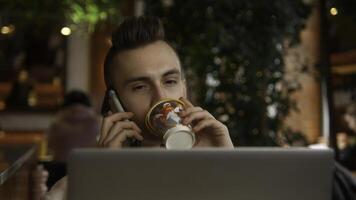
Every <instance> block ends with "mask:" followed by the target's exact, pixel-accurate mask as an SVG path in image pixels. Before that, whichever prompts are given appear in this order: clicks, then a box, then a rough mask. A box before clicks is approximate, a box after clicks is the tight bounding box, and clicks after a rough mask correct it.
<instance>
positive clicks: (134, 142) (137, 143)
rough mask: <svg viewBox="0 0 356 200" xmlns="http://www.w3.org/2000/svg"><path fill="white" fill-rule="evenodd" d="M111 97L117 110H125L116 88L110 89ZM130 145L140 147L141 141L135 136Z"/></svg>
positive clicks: (130, 139) (130, 140)
mask: <svg viewBox="0 0 356 200" xmlns="http://www.w3.org/2000/svg"><path fill="white" fill-rule="evenodd" d="M109 97H110V99H111V101H112V103H113V105H114V106H115V109H116V111H117V112H125V110H124V107H123V106H122V104H121V102H120V100H119V98H118V97H117V95H116V93H115V91H114V90H109ZM128 140H129V143H130V144H129V145H130V147H139V146H141V142H140V141H139V140H137V139H135V138H129V139H128Z"/></svg>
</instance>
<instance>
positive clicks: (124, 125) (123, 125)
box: [102, 121, 141, 143]
mask: <svg viewBox="0 0 356 200" xmlns="http://www.w3.org/2000/svg"><path fill="white" fill-rule="evenodd" d="M125 129H127V130H130V129H133V130H135V131H136V132H138V133H141V129H140V128H139V127H138V126H137V125H136V124H135V123H134V122H132V121H123V122H117V123H116V124H114V126H112V128H111V129H110V131H109V133H108V134H106V137H105V138H103V140H102V142H103V143H107V142H108V141H110V140H112V139H113V138H114V137H115V136H116V135H117V134H120V132H121V131H123V130H125Z"/></svg>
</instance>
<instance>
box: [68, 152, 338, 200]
mask: <svg viewBox="0 0 356 200" xmlns="http://www.w3.org/2000/svg"><path fill="white" fill-rule="evenodd" d="M332 173H333V151H332V150H330V149H326V150H325V149H323V150H320V149H319V150H312V149H306V148H296V149H295V148H288V149H285V148H236V149H234V150H221V149H198V150H189V151H182V150H180V151H178V150H177V151H176V150H164V149H159V148H157V149H126V150H108V149H79V150H75V151H74V152H73V153H72V154H71V156H70V159H69V165H68V175H69V179H68V181H69V182H68V199H69V200H79V199H86V200H98V199H106V200H114V199H115V200H230V199H237V200H261V199H263V200H286V199H287V200H301V199H303V200H330V199H331V193H332Z"/></svg>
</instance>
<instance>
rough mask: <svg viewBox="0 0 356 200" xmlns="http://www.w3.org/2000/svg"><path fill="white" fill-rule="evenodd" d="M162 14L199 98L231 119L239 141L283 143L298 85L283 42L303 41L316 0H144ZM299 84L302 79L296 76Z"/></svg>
mask: <svg viewBox="0 0 356 200" xmlns="http://www.w3.org/2000/svg"><path fill="white" fill-rule="evenodd" d="M145 12H146V14H147V15H155V16H159V17H161V18H162V19H163V23H164V25H165V28H166V35H167V37H168V38H167V39H168V41H173V43H172V45H173V46H174V47H175V48H176V49H177V51H178V53H179V55H180V57H181V61H182V65H183V67H185V68H186V69H185V70H186V73H187V77H188V79H189V81H188V83H190V84H191V85H190V88H192V90H194V93H192V92H191V94H192V97H193V99H196V101H197V102H199V103H201V104H203V107H205V108H206V109H208V110H209V111H210V112H211V113H213V114H214V115H215V116H217V117H218V119H219V120H221V121H223V122H224V123H226V125H227V126H228V127H229V129H230V134H231V136H232V138H233V141H234V143H235V145H240V146H241V145H272V146H273V145H278V144H279V139H280V138H279V137H278V131H279V130H282V129H284V128H285V127H283V123H282V122H283V119H284V118H285V116H286V115H287V114H288V112H289V111H290V109H292V108H293V105H294V102H292V101H291V100H290V98H289V95H290V93H292V92H294V91H295V90H296V89H298V88H295V87H294V86H293V85H296V84H291V83H290V82H288V81H286V80H285V79H284V78H283V75H284V60H283V59H284V58H283V56H284V50H285V48H287V47H289V46H291V45H294V44H296V43H298V41H299V32H300V30H301V29H302V28H303V26H304V24H305V21H306V18H307V17H308V15H309V13H310V8H309V7H308V6H306V5H304V4H303V3H302V1H301V0H295V1H290V0H275V1H251V0H240V1H235V0H220V1H213V0H202V1H172V0H170V1H167V0H166V1H154V0H146V10H145ZM297 85H298V84H297Z"/></svg>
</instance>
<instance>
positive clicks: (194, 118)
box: [182, 110, 215, 125]
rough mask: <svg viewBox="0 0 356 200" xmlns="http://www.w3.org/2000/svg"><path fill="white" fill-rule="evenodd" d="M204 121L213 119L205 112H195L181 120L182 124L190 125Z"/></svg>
mask: <svg viewBox="0 0 356 200" xmlns="http://www.w3.org/2000/svg"><path fill="white" fill-rule="evenodd" d="M204 119H214V120H215V118H214V117H213V116H212V115H211V114H210V113H209V112H208V111H206V110H203V111H197V112H193V113H190V114H189V115H188V116H186V117H184V118H183V122H182V123H183V124H185V125H187V124H191V123H192V122H199V121H201V120H204Z"/></svg>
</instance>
